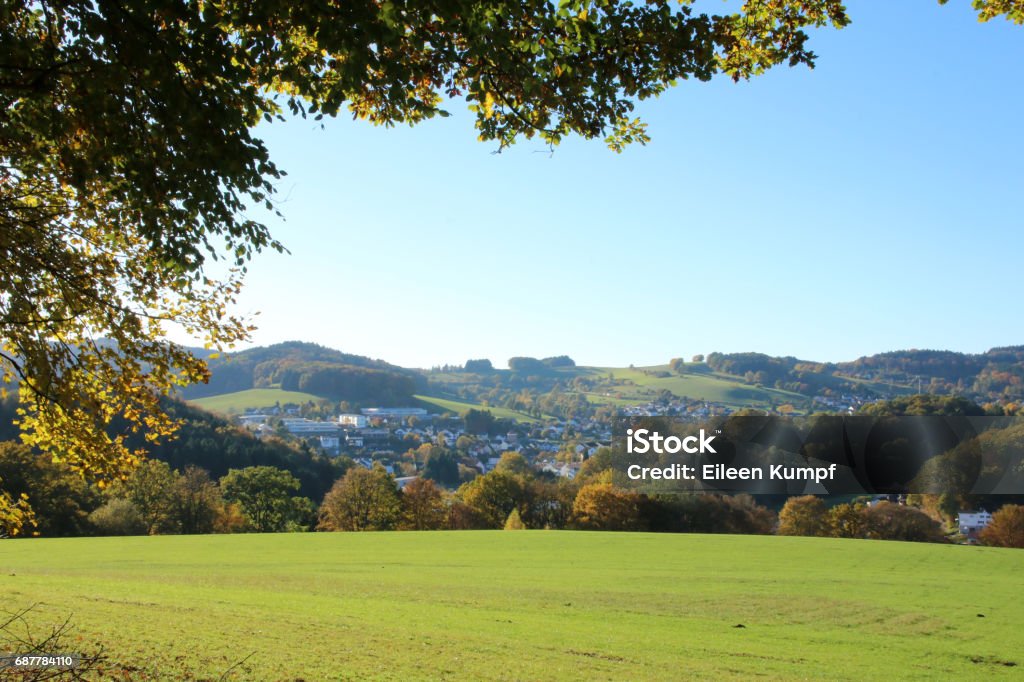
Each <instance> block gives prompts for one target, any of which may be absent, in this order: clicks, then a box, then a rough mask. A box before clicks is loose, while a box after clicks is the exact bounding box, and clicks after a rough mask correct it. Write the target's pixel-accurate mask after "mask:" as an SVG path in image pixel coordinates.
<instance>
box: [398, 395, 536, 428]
mask: <svg viewBox="0 0 1024 682" xmlns="http://www.w3.org/2000/svg"><path fill="white" fill-rule="evenodd" d="M413 397H414V398H416V400H418V401H420V403H422V405H423V407H424V408H425V409H427V410H432V411H434V412H437V411H439V410H440V411H443V412H451V413H453V414H457V415H460V416H461V415H464V414H466V413H467V412H469V411H470V410H474V409H475V410H488V411H490V413H491V414H493V415H494V416H495V417H497V418H499V419H512V420H513V421H519V422H523V423H526V424H536V423H537V422H538V421H540V420H538V419H536V418H534V417H531V416H530V415H528V414H526V413H525V412H519V411H518V410H511V409H509V408H507V407H495V406H493V405H483V404H482V403H470V402H465V401H463V400H452V399H450V398H438V397H436V396H431V395H416V396H413Z"/></svg>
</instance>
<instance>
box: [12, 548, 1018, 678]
mask: <svg viewBox="0 0 1024 682" xmlns="http://www.w3.org/2000/svg"><path fill="white" fill-rule="evenodd" d="M1022 569H1024V552H1022V551H1019V550H1002V549H989V548H979V547H962V546H942V545H917V544H904V543H889V542H880V541H858V540H828V539H814V538H780V537H742V536H701V535H654V534H618V533H579V532H577V533H573V532H549V531H525V532H518V533H515V532H502V531H483V532H465V531H464V532H434V533H404V532H393V533H362V534H358V533H351V534H348V533H338V534H326V533H325V534H292V535H233V536H192V537H185V536H181V537H135V538H82V539H32V540H8V541H5V542H0V604H2V605H3V606H2V608H3V609H6V610H11V609H15V608H19V607H23V606H28V605H31V604H36V603H38V604H40V606H39V607H37V608H36V609H35V610H34V611H33V612H32V618H33V622H34V624H35V625H36V626H37V627H43V626H45V625H46V624H48V623H52V622H55V621H58V620H63V618H64V617H66V616H68V615H69V614H70V615H71V618H72V620H73V622H74V624H75V625H76V632H77V633H78V635H79V637H80V639H78V640H74V641H73V642H71V646H72V647H73V648H74V649H76V650H77V649H86V650H88V649H89V648H91V647H93V646H94V644H95V643H96V642H100V643H102V644H103V645H104V647H105V649H106V652H107V654H108V655H109V658H110V661H111V662H112V663H113V664H115V665H119V666H124V667H127V668H128V669H129V671H130V674H129V677H130V678H131V679H158V680H166V679H181V678H188V679H196V678H200V679H218V678H220V677H221V675H222V674H223V673H224V672H226V671H228V669H229V668H231V666H233V665H234V664H235V663H238V662H239V661H242V660H243V659H244V662H243V663H241V664H240V665H238V666H237V667H235V668H233V669H232V670H231V672H230V673H229V674H228V675H226V676H225V678H224V679H236V680H295V679H305V680H333V679H367V678H369V679H381V680H407V679H469V680H556V679H586V680H596V679H600V680H606V679H615V680H625V679H644V680H659V679H660V680H678V679H708V680H720V679H749V678H751V677H760V678H763V679H812V678H813V679H832V680H863V679H885V680H890V679H962V680H966V679H977V680H981V679H985V680H989V679H996V680H998V679H1020V677H1021V674H1022V671H1024V602H1022V600H1021V575H1022ZM982 615H983V616H984V617H980V616H982ZM0 648H3V647H2V645H0ZM55 653H62V652H55ZM118 679H122V678H120V677H119V678H118Z"/></svg>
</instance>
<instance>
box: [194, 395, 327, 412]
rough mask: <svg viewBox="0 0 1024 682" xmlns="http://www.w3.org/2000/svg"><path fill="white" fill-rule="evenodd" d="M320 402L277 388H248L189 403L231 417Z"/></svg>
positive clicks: (307, 396)
mask: <svg viewBox="0 0 1024 682" xmlns="http://www.w3.org/2000/svg"><path fill="white" fill-rule="evenodd" d="M321 400H324V398H321V397H319V396H315V395H313V394H312V393H302V392H300V391H283V390H281V389H279V388H250V389H248V390H246V391H236V392H235V393H223V394H221V395H212V396H209V397H208V398H197V399H195V400H190V401H189V402H190V403H192V404H193V405H197V406H199V407H201V408H203V409H204V410H209V411H210V412H217V413H219V414H227V415H231V414H241V413H243V412H245V411H246V410H250V409H253V410H258V409H262V408H265V407H273V406H274V405H275V404H277V403H280V404H281V405H287V404H289V403H292V404H295V405H302V404H304V403H307V402H309V401H313V402H314V403H318V402H320V401H321Z"/></svg>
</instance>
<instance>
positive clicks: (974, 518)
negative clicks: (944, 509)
mask: <svg viewBox="0 0 1024 682" xmlns="http://www.w3.org/2000/svg"><path fill="white" fill-rule="evenodd" d="M991 521H992V515H991V514H989V513H988V512H987V511H985V510H984V509H982V510H981V511H977V512H960V514H959V515H958V516H957V517H956V525H957V526H958V527H959V528H960V532H961V533H963V534H964V535H969V534H970V533H977V532H978V531H979V530H981V529H982V528H984V527H985V526H987V525H988V524H989V523H990V522H991Z"/></svg>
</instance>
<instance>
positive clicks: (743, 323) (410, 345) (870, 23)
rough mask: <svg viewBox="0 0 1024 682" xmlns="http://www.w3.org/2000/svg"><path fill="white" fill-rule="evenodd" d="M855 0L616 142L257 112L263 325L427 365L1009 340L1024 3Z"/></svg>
mask: <svg viewBox="0 0 1024 682" xmlns="http://www.w3.org/2000/svg"><path fill="white" fill-rule="evenodd" d="M848 7H849V10H850V13H851V16H852V17H853V21H854V23H853V25H851V26H850V27H848V28H847V29H844V30H843V31H838V32H837V31H822V32H819V33H817V34H816V35H815V36H814V37H813V40H812V47H813V49H814V50H815V51H816V52H817V53H818V55H819V61H818V67H817V68H816V69H815V70H813V71H811V70H807V69H805V68H796V69H789V68H785V67H783V68H779V69H776V70H774V71H772V72H770V73H769V74H767V75H765V76H763V77H761V78H758V79H755V80H753V81H750V82H747V83H741V84H738V85H737V84H733V83H732V82H731V81H728V80H721V81H716V82H713V83H699V82H683V83H681V84H680V85H679V86H678V87H677V88H675V89H673V90H672V91H670V92H669V93H668V94H666V95H663V96H662V97H660V98H659V99H656V100H649V101H647V102H644V103H641V105H640V107H639V109H638V111H639V113H640V115H641V116H642V117H643V118H644V120H646V121H647V122H648V124H649V126H650V129H649V132H650V134H651V136H652V137H653V141H652V142H651V143H650V144H649V145H648V146H646V147H640V146H634V147H631V148H629V149H627V150H626V152H625V153H623V154H621V155H618V154H615V153H613V152H611V151H609V150H608V149H607V148H606V147H605V146H604V145H603V143H602V142H600V141H592V142H584V141H581V140H575V139H574V140H569V141H567V142H564V143H563V144H562V145H561V146H559V147H557V148H556V150H555V152H554V154H553V155H552V154H548V153H547V150H546V149H545V148H544V147H543V146H542V145H540V144H538V143H532V142H524V143H521V144H520V145H517V146H516V147H514V148H512V149H510V150H507V151H505V152H504V153H502V154H500V155H495V154H492V151H494V145H493V144H489V143H479V142H477V141H476V133H475V130H474V129H473V127H472V118H471V116H470V114H469V113H468V112H466V111H465V105H464V103H453V106H452V107H451V111H452V113H453V116H452V117H451V118H448V119H438V120H435V121H430V122H427V123H425V124H422V125H420V126H418V127H416V128H407V127H399V128H394V129H382V128H374V127H372V126H370V125H369V124H366V123H363V122H354V121H351V120H349V119H347V118H344V119H341V120H334V121H328V122H326V127H325V129H324V130H321V129H320V128H319V126H318V125H317V124H314V123H313V122H312V121H290V122H288V123H285V124H279V123H275V124H273V125H264V126H261V128H260V130H259V132H260V134H261V135H262V136H263V137H264V139H265V140H266V141H267V143H268V145H269V147H270V150H271V155H272V157H273V158H275V160H276V161H277V162H278V164H279V166H281V167H282V168H284V169H285V170H287V171H288V173H289V175H288V177H286V178H284V179H283V180H282V181H281V182H280V183H279V185H278V187H279V191H280V199H281V206H280V208H281V210H282V211H283V212H284V214H285V216H286V220H285V221H284V222H278V221H276V220H275V221H271V222H270V224H271V227H272V230H273V232H274V234H275V236H277V237H278V238H279V239H280V240H282V241H283V242H284V243H285V244H286V246H288V248H289V249H290V250H291V255H288V256H281V255H276V254H265V255H263V256H260V257H259V258H257V260H256V261H255V262H254V263H253V265H252V267H251V273H250V276H249V278H248V280H247V285H246V289H245V292H244V294H243V295H242V297H241V300H240V306H239V311H240V312H243V313H250V314H252V313H257V312H258V313H259V314H258V315H257V316H256V317H255V322H256V324H257V325H258V327H259V329H258V331H257V332H256V333H255V334H254V337H253V342H254V344H255V345H264V344H269V343H274V342H277V341H283V340H289V339H301V340H306V341H313V342H317V343H320V344H323V345H327V346H330V347H333V348H338V349H341V350H344V351H346V352H351V353H358V354H362V355H368V356H371V357H378V358H383V359H386V360H388V361H390V362H394V363H397V364H401V365H405V366H419V367H428V366H432V365H438V364H444V363H458V364H461V363H462V362H464V361H465V360H466V359H467V358H476V357H487V358H490V359H492V360H493V361H494V362H495V364H496V365H499V366H504V363H505V360H506V359H507V358H508V357H510V356H513V355H532V356H550V355H558V354H563V353H564V354H569V355H571V356H572V357H573V358H574V359H576V361H577V362H578V363H580V364H592V365H626V364H630V363H634V364H637V365H644V364H658V363H664V362H667V361H668V360H669V359H670V358H672V357H678V356H684V357H689V356H691V355H693V354H696V353H708V352H711V351H715V350H718V351H724V352H729V351H745V350H756V351H761V352H766V353H770V354H774V355H796V356H799V357H802V358H807V359H815V360H846V359H854V358H856V357H858V356H860V355H866V354H871V353H876V352H881V351H886V350H896V349H902V348H948V349H953V350H960V351H970V352H978V351H983V350H986V349H988V348H989V347H992V346H999V345H1010V344H1022V343H1024V315H1021V314H1020V309H1019V307H1018V301H1019V299H1020V294H1021V276H1020V272H1021V254H1022V253H1024V249H1022V247H1024V229H1022V228H1024V219H1022V217H1021V216H1022V214H1021V203H1022V200H1024V166H1022V159H1024V135H1022V134H1021V122H1022V121H1024V71H1022V69H1021V66H1022V65H1024V27H1019V26H1014V25H1012V24H1009V23H1008V22H1005V21H1002V20H1000V21H997V22H990V23H988V24H978V23H977V21H976V17H975V15H974V14H973V13H972V12H971V10H970V9H969V2H968V1H967V0H953V1H952V2H951V3H950V4H949V5H947V6H945V7H940V6H938V4H937V2H935V0H901V1H900V2H877V1H874V0H859V1H854V2H849V3H848Z"/></svg>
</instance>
